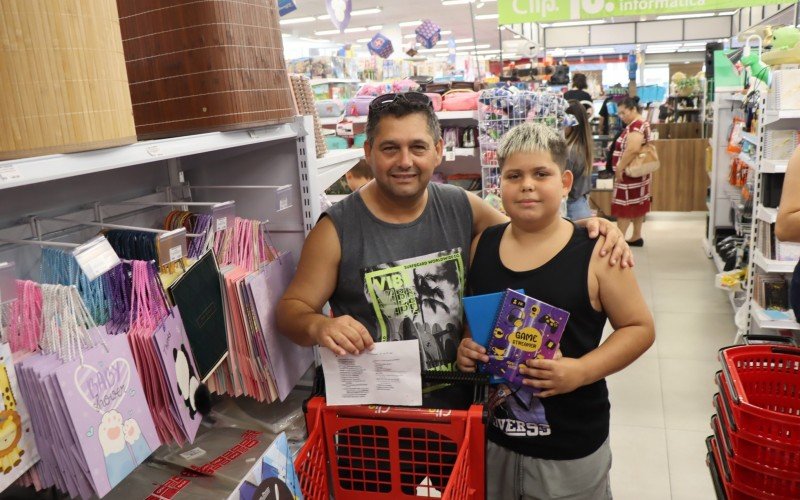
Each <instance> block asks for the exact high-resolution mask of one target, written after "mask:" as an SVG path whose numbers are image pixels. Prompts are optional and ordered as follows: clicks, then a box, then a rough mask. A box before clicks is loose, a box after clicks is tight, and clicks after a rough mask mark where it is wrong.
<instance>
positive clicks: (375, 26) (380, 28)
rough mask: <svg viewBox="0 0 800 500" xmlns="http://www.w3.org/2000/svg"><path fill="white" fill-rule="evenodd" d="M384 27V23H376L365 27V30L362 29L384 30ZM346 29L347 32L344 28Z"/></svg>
mask: <svg viewBox="0 0 800 500" xmlns="http://www.w3.org/2000/svg"><path fill="white" fill-rule="evenodd" d="M382 29H383V25H382V24H376V25H374V26H367V27H366V28H364V29H363V30H361V31H366V30H370V31H380V30H382ZM344 31H345V33H347V30H344Z"/></svg>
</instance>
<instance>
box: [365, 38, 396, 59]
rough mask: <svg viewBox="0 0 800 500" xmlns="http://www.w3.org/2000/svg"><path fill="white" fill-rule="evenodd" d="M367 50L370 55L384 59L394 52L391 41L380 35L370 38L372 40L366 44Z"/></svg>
mask: <svg viewBox="0 0 800 500" xmlns="http://www.w3.org/2000/svg"><path fill="white" fill-rule="evenodd" d="M367 48H368V49H369V51H370V52H371V53H373V54H375V55H376V56H380V57H382V58H384V59H386V58H388V57H389V56H390V55H392V53H393V52H394V47H392V41H391V40H389V38H387V37H386V36H385V35H383V34H381V33H378V34H376V35H375V36H373V37H372V40H370V41H369V43H368V44H367Z"/></svg>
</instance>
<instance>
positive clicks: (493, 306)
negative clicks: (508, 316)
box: [464, 289, 525, 348]
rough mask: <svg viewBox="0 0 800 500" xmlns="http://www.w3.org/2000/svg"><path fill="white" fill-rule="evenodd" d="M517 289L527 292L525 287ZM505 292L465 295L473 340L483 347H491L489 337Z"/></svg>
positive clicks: (466, 311)
mask: <svg viewBox="0 0 800 500" xmlns="http://www.w3.org/2000/svg"><path fill="white" fill-rule="evenodd" d="M517 291H518V292H519V293H522V294H524V293H525V290H523V289H518V290H517ZM505 294H506V292H505V290H504V291H502V292H497V293H487V294H485V295H473V296H471V297H464V313H465V314H466V315H467V322H468V323H469V329H470V331H471V332H472V340H474V341H475V342H477V343H478V344H480V345H482V346H483V347H486V348H488V347H489V337H490V336H491V334H492V328H494V323H495V321H497V312H498V310H499V309H500V302H501V301H502V300H503V297H504V296H505Z"/></svg>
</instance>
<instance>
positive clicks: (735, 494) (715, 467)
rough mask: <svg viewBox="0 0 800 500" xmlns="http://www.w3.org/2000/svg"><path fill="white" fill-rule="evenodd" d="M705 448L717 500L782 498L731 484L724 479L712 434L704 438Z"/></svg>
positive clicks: (719, 454) (717, 446)
mask: <svg viewBox="0 0 800 500" xmlns="http://www.w3.org/2000/svg"><path fill="white" fill-rule="evenodd" d="M706 448H708V454H707V455H706V465H708V468H709V471H710V472H711V480H712V482H713V483H714V490H715V492H716V494H717V499H718V500H772V499H775V500H782V497H779V496H775V495H769V494H766V493H763V492H760V491H758V490H755V489H753V488H750V487H749V486H744V485H737V484H732V483H731V482H730V481H728V480H726V478H725V474H724V472H723V471H724V467H723V459H722V455H721V453H720V450H719V445H718V443H717V440H716V438H715V437H714V436H709V437H708V438H706Z"/></svg>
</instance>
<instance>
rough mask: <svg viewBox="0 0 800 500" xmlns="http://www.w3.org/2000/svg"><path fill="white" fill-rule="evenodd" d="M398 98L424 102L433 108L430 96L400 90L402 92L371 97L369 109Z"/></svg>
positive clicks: (379, 107) (383, 106) (377, 108)
mask: <svg viewBox="0 0 800 500" xmlns="http://www.w3.org/2000/svg"><path fill="white" fill-rule="evenodd" d="M399 100H405V101H408V102H416V103H420V104H425V105H427V106H430V107H431V108H433V103H432V102H431V99H430V97H428V96H426V95H425V94H423V93H422V92H402V93H395V92H392V93H390V94H383V95H379V96H378V97H376V98H375V99H373V100H372V102H370V103H369V110H370V111H377V110H379V109H383V108H385V107H386V106H388V105H390V104H392V103H393V102H396V101H399Z"/></svg>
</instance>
